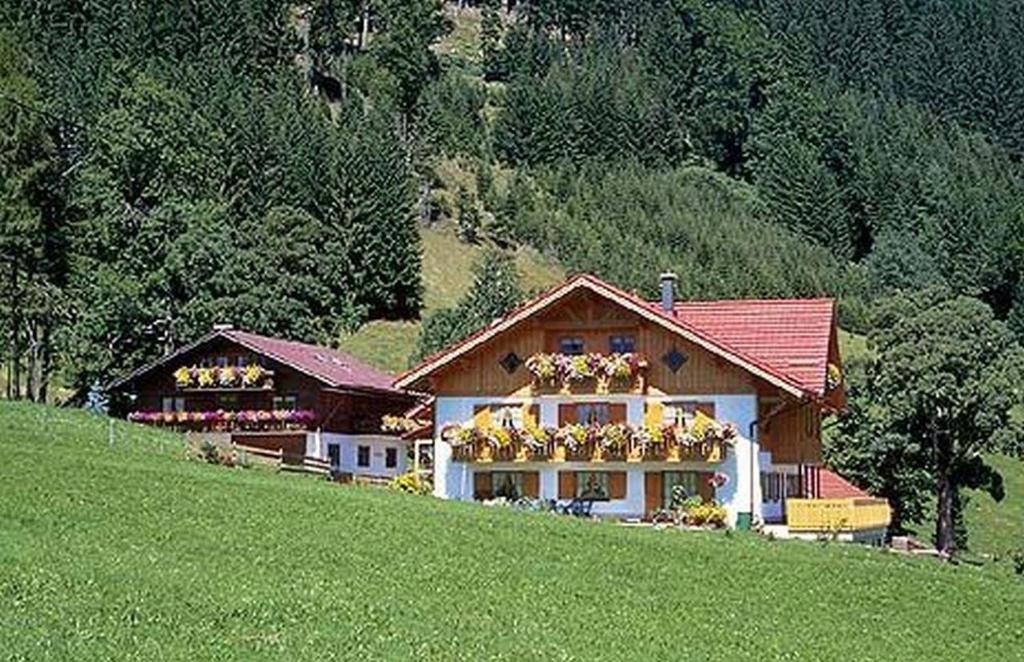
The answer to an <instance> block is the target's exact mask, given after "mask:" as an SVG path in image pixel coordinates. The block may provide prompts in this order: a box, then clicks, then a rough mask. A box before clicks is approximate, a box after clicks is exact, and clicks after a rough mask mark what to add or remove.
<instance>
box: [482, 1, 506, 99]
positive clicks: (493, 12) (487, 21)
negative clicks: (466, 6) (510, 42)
mask: <svg viewBox="0 0 1024 662" xmlns="http://www.w3.org/2000/svg"><path fill="white" fill-rule="evenodd" d="M502 1H503V0H482V2H481V3H480V49H481V50H482V51H483V68H484V79H485V80H501V79H503V78H505V76H506V75H507V74H508V68H507V66H506V64H505V56H504V51H503V50H502V45H501V37H502V33H503V32H504V26H503V25H502V21H501V5H502Z"/></svg>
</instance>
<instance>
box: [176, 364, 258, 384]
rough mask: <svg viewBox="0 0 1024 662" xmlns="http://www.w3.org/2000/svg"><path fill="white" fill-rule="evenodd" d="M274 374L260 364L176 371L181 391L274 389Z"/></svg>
mask: <svg viewBox="0 0 1024 662" xmlns="http://www.w3.org/2000/svg"><path fill="white" fill-rule="evenodd" d="M273 376H274V373H273V372H272V371H270V370H267V369H266V368H264V367H263V366H261V365H260V364H258V363H249V364H247V365H244V366H213V367H199V366H181V367H180V368H178V369H177V370H175V371H174V383H175V385H176V386H177V387H178V388H179V389H239V388H243V389H244V388H254V389H267V388H273V386H274V383H273Z"/></svg>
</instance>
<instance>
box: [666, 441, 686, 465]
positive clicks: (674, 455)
mask: <svg viewBox="0 0 1024 662" xmlns="http://www.w3.org/2000/svg"><path fill="white" fill-rule="evenodd" d="M665 461H666V462H680V461H682V454H681V453H680V449H679V446H676V445H672V446H669V447H668V450H667V451H666V453H665Z"/></svg>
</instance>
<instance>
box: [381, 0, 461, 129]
mask: <svg viewBox="0 0 1024 662" xmlns="http://www.w3.org/2000/svg"><path fill="white" fill-rule="evenodd" d="M374 5H375V7H374V9H375V11H376V14H377V20H376V28H377V29H378V31H379V34H378V35H377V36H376V37H375V38H374V40H373V41H372V42H371V44H370V51H371V53H372V55H373V56H374V58H375V59H376V60H377V62H379V63H380V65H381V66H382V67H383V68H384V69H386V70H387V71H388V72H390V73H391V75H392V76H394V78H395V80H396V81H397V84H398V103H399V107H400V108H401V109H402V111H403V112H404V113H405V114H406V115H409V114H411V113H412V111H413V110H414V107H415V105H416V101H417V100H418V99H419V96H420V92H421V91H422V90H423V88H424V86H425V85H426V84H427V83H428V82H429V81H430V79H431V78H433V77H435V76H436V75H437V73H438V66H439V65H438V62H437V57H436V56H435V55H434V52H433V51H431V50H430V46H431V45H432V44H433V43H434V42H435V41H437V39H438V38H440V37H441V36H442V35H443V34H445V33H446V32H447V31H448V30H449V27H450V26H449V25H448V23H447V21H446V20H445V17H444V14H442V13H441V0H381V1H380V2H375V3H374Z"/></svg>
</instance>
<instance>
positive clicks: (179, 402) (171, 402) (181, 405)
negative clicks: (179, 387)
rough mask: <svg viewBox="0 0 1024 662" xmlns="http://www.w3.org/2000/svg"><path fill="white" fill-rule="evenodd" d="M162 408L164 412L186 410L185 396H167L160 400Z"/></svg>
mask: <svg viewBox="0 0 1024 662" xmlns="http://www.w3.org/2000/svg"><path fill="white" fill-rule="evenodd" d="M160 409H161V410H162V411H164V412H169V411H185V398H183V397H181V396H167V397H165V398H164V399H163V400H162V401H161V402H160Z"/></svg>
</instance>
